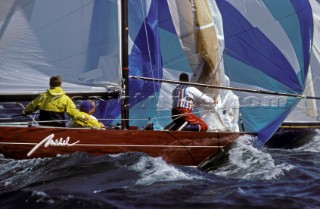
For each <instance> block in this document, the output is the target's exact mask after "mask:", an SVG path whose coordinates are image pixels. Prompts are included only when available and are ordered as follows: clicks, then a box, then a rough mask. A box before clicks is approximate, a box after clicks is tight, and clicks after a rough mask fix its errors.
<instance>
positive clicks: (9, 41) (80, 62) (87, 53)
mask: <svg viewBox="0 0 320 209" xmlns="http://www.w3.org/2000/svg"><path fill="white" fill-rule="evenodd" d="M102 11H103V12H102ZM117 13H118V10H117V1H94V0H88V1H77V0H68V1H65V0H54V1H50V0H41V1H36V0H32V1H24V0H16V1H1V2H0V63H1V64H0V94H1V95H12V94H14V95H21V94H30V93H32V94H37V93H39V92H41V91H44V90H45V89H46V88H48V82H49V78H50V76H53V75H60V76H62V78H63V80H64V83H63V85H62V87H63V88H64V89H65V90H66V91H67V92H107V91H109V90H110V91H111V90H114V89H115V88H117V86H118V85H119V84H120V77H121V74H120V73H119V72H120V71H119V67H120V66H119V63H120V62H119V59H120V58H119V33H118V27H119V26H118V22H119V21H118V14H117ZM105 25H108V27H105Z"/></svg>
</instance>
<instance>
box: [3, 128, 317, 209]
mask: <svg viewBox="0 0 320 209" xmlns="http://www.w3.org/2000/svg"><path fill="white" fill-rule="evenodd" d="M251 140H252V139H251V138H250V137H249V136H244V137H242V138H241V139H240V140H239V141H238V143H237V144H235V145H234V147H233V148H232V149H231V150H230V151H229V156H228V161H226V162H225V163H224V164H222V165H221V166H219V167H218V168H215V169H212V170H210V169H209V170H207V171H203V170H200V169H198V168H195V167H185V166H176V165H171V164H168V163H166V162H165V161H163V160H162V159H161V158H152V157H150V156H148V155H146V154H143V153H122V154H118V155H104V156H99V157H95V156H90V155H87V154H85V153H76V154H72V155H62V156H57V157H54V158H45V159H32V160H12V159H7V158H4V157H0V209H15V208H19V209H25V208H31V209H38V208H39V209H46V208H50V209H62V208H66V209H76V208H84V209H90V208H104V209H105V208H123V209H142V208H148V209H153V208H159V209H160V208H179V209H180V208H181V209H186V208H190V209H194V208H206V209H207V208H232V209H234V208H290V209H291V208H299V209H301V208H308V209H311V208H320V154H319V153H320V131H317V134H316V136H314V137H313V138H312V139H311V140H310V141H309V142H308V143H306V144H304V145H302V146H301V147H298V148H295V149H269V148H264V149H259V150H258V149H256V148H254V147H253V146H251V143H250V141H251Z"/></svg>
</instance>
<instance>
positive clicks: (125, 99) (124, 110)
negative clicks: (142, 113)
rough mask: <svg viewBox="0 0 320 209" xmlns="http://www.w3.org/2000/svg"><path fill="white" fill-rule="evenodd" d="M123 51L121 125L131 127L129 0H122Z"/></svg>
mask: <svg viewBox="0 0 320 209" xmlns="http://www.w3.org/2000/svg"><path fill="white" fill-rule="evenodd" d="M121 53H122V56H121V57H122V58H121V59H122V88H123V89H124V96H123V95H122V98H121V99H122V102H121V119H122V120H121V127H122V129H129V120H128V119H129V77H128V75H129V61H128V56H129V55H128V54H129V53H128V0H121Z"/></svg>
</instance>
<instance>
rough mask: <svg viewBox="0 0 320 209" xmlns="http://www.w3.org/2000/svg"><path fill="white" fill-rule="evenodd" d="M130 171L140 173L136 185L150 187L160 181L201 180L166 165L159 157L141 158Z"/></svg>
mask: <svg viewBox="0 0 320 209" xmlns="http://www.w3.org/2000/svg"><path fill="white" fill-rule="evenodd" d="M130 169H132V170H135V171H137V172H139V173H140V179H139V180H137V182H136V184H138V185H150V184H153V183H155V182H160V181H175V180H193V179H202V178H201V177H200V176H197V175H191V174H188V173H185V172H183V171H182V170H180V169H178V168H177V167H174V166H173V165H169V164H167V163H166V162H165V161H164V160H163V159H162V158H160V157H158V158H152V157H146V156H143V157H141V158H140V160H139V161H138V162H137V163H136V164H134V165H132V166H131V167H130Z"/></svg>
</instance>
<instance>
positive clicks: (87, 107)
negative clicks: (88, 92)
mask: <svg viewBox="0 0 320 209" xmlns="http://www.w3.org/2000/svg"><path fill="white" fill-rule="evenodd" d="M79 109H80V111H81V112H85V113H88V114H93V113H94V111H95V110H96V105H95V104H94V102H93V101H92V100H84V101H83V102H82V103H81V105H80V108H79Z"/></svg>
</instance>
